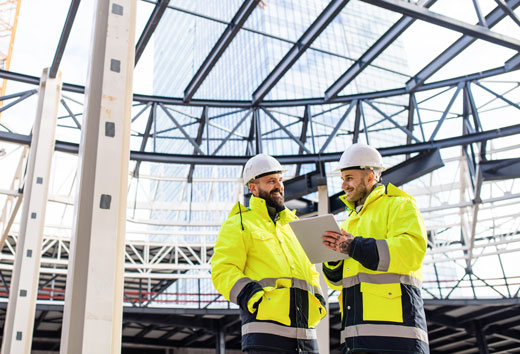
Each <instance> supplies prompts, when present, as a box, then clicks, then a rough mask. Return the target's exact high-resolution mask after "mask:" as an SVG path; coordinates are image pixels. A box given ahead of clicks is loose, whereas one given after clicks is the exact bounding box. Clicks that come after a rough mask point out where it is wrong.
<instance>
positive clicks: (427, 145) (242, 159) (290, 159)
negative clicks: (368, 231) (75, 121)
mask: <svg viewBox="0 0 520 354" xmlns="http://www.w3.org/2000/svg"><path fill="white" fill-rule="evenodd" d="M517 134H520V124H516V125H511V126H507V127H503V128H498V129H492V130H487V131H483V132H479V133H474V134H468V135H464V136H456V137H452V138H447V139H441V140H434V141H428V142H423V143H417V144H411V145H399V146H392V147H384V148H381V149H379V152H380V153H381V155H383V156H394V155H404V154H411V153H415V152H423V151H428V150H430V149H437V148H438V149H444V148H448V147H453V146H458V145H465V144H472V143H476V142H483V141H487V140H491V139H496V138H500V137H505V136H511V135H517ZM0 141H7V142H11V143H17V144H23V145H30V141H31V137H30V136H28V135H22V134H16V133H9V132H2V131H0ZM55 149H56V151H61V152H66V153H72V154H77V153H78V149H79V148H78V144H75V143H69V142H65V141H56V144H55ZM342 153H343V152H334V153H323V154H306V155H278V156H276V158H277V159H278V160H279V161H280V162H281V163H282V164H295V163H301V164H311V163H316V161H318V160H319V161H321V162H334V161H338V160H339V158H340V156H341V154H342ZM250 157H251V156H250V155H247V156H231V155H227V156H206V155H204V156H201V155H197V156H193V155H185V154H164V153H154V152H140V151H131V152H130V159H131V160H134V161H147V162H159V163H177V164H190V163H196V164H200V165H226V166H236V165H243V164H245V163H246V162H247V160H248V159H249V158H250Z"/></svg>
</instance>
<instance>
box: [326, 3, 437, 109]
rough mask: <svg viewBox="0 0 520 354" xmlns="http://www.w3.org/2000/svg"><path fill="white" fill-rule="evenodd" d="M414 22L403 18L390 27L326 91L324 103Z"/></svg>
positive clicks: (408, 18) (427, 5) (334, 95)
mask: <svg viewBox="0 0 520 354" xmlns="http://www.w3.org/2000/svg"><path fill="white" fill-rule="evenodd" d="M436 1H437V0H420V1H418V2H417V6H424V7H425V8H429V7H431V6H432V5H433V4H434V3H435V2H436ZM414 22H415V18H413V17H408V16H403V17H401V18H400V19H399V20H398V21H397V22H396V23H395V24H394V25H393V26H392V27H390V28H389V29H388V30H387V31H386V32H385V33H384V34H383V35H382V36H381V37H379V39H378V40H377V41H376V42H375V43H374V44H372V46H371V47H370V48H369V49H368V50H367V51H366V52H365V53H363V54H362V55H361V56H360V57H359V59H357V60H356V62H355V63H354V64H352V65H351V66H350V67H349V68H348V69H347V71H346V72H345V73H344V74H343V75H341V76H340V77H339V79H337V80H336V82H334V83H333V84H332V85H331V86H330V87H329V88H328V89H327V90H326V91H325V101H329V100H330V99H331V98H334V97H336V96H337V95H338V94H339V93H340V92H341V90H343V89H344V88H345V87H346V86H347V85H348V84H349V83H351V82H352V81H353V80H354V79H355V78H356V77H357V76H358V75H359V74H361V72H362V71H363V70H364V69H365V68H366V67H367V66H369V65H370V64H371V63H372V62H373V61H374V60H375V59H376V58H377V57H378V56H379V55H380V54H381V53H382V52H383V51H384V50H385V49H386V48H388V46H390V45H391V44H392V43H393V42H394V41H395V40H396V39H397V38H399V36H400V35H401V34H402V33H403V32H404V31H406V30H407V29H408V27H410V26H411V25H412V24H413V23H414Z"/></svg>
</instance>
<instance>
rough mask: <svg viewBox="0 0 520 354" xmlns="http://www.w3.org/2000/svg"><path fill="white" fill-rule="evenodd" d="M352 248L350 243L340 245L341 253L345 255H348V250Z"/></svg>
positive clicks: (345, 242)
mask: <svg viewBox="0 0 520 354" xmlns="http://www.w3.org/2000/svg"><path fill="white" fill-rule="evenodd" d="M349 248H350V242H348V241H343V242H340V244H339V251H340V252H341V253H344V254H348V249H349Z"/></svg>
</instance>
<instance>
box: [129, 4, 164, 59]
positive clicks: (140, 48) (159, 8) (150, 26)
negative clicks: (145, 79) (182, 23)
mask: <svg viewBox="0 0 520 354" xmlns="http://www.w3.org/2000/svg"><path fill="white" fill-rule="evenodd" d="M169 3H170V0H158V1H157V3H156V4H155V7H154V9H153V11H152V14H151V15H150V18H148V22H146V25H145V26H144V29H143V32H142V33H141V37H139V40H138V41H137V44H136V45H135V62H134V65H137V62H138V61H139V59H140V58H141V55H142V54H143V52H144V49H145V48H146V45H147V44H148V42H149V41H150V38H151V37H152V34H153V33H154V32H155V29H156V28H157V25H158V24H159V21H160V20H161V18H162V16H163V15H164V11H165V10H166V8H167V7H168V4H169Z"/></svg>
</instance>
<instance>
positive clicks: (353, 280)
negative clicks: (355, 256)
mask: <svg viewBox="0 0 520 354" xmlns="http://www.w3.org/2000/svg"><path fill="white" fill-rule="evenodd" d="M359 283H372V284H393V283H401V284H405V285H412V286H415V287H416V288H419V289H421V288H422V281H420V280H419V279H417V278H415V277H412V276H411V275H405V274H397V273H381V274H369V273H358V274H356V275H354V276H351V277H348V278H343V287H344V288H350V287H351V286H354V285H358V284H359Z"/></svg>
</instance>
